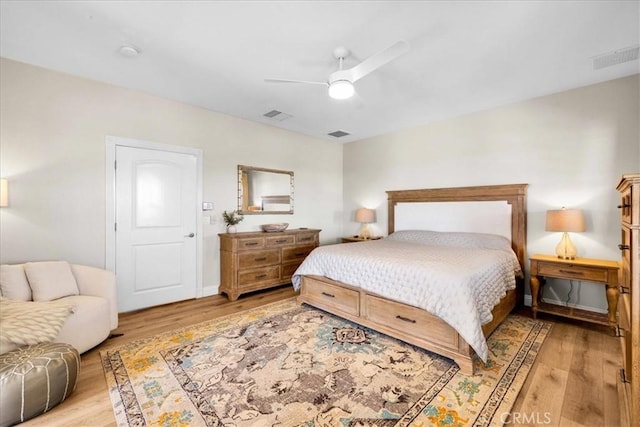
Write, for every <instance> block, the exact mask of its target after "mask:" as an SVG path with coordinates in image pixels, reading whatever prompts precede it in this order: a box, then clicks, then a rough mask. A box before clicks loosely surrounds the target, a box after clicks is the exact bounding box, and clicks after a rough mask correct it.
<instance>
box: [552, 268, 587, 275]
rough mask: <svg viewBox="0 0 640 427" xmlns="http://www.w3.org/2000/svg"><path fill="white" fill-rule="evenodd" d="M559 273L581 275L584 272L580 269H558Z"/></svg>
mask: <svg viewBox="0 0 640 427" xmlns="http://www.w3.org/2000/svg"><path fill="white" fill-rule="evenodd" d="M558 271H560V273H566V274H573V275H574V276H582V275H584V273H583V272H582V271H573V270H562V269H560V270H558Z"/></svg>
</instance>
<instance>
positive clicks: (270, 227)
mask: <svg viewBox="0 0 640 427" xmlns="http://www.w3.org/2000/svg"><path fill="white" fill-rule="evenodd" d="M288 226H289V223H288V222H278V223H275V224H262V225H261V226H260V228H262V231H266V232H267V233H275V232H278V231H284V230H286V229H287V227H288Z"/></svg>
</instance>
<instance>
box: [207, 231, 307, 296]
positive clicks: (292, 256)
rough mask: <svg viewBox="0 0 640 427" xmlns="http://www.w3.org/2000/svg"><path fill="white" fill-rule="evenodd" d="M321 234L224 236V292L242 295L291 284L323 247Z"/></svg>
mask: <svg viewBox="0 0 640 427" xmlns="http://www.w3.org/2000/svg"><path fill="white" fill-rule="evenodd" d="M319 235H320V230H313V229H297V230H285V231H281V232H276V233H265V232H262V231H256V232H245V233H221V234H219V236H220V281H221V283H220V292H221V293H224V294H226V295H227V297H229V299H230V300H231V301H235V300H237V299H238V297H239V296H240V295H241V294H244V293H247V292H252V291H257V290H259V289H266V288H271V287H273V286H278V285H283V284H285V283H289V282H291V275H292V274H293V272H294V271H296V269H297V268H298V266H299V265H300V264H301V263H302V261H303V260H304V259H305V258H306V256H307V255H309V252H311V251H312V250H313V249H314V248H316V247H317V246H318V243H319Z"/></svg>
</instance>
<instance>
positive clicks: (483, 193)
mask: <svg viewBox="0 0 640 427" xmlns="http://www.w3.org/2000/svg"><path fill="white" fill-rule="evenodd" d="M387 199H388V201H387V207H388V212H387V215H388V223H387V226H388V230H389V234H391V233H393V232H394V231H395V230H396V229H398V230H401V229H404V230H407V229H410V228H417V225H420V228H423V229H424V227H427V226H426V225H425V224H426V222H427V220H428V219H429V218H430V221H431V225H430V227H436V228H431V229H432V230H435V231H476V232H483V233H487V232H491V233H494V234H500V235H502V236H505V237H507V238H510V239H511V246H512V247H513V250H514V252H515V253H516V256H517V257H518V260H519V261H520V266H521V267H522V271H524V270H525V257H526V240H527V184H507V185H485V186H477V187H455V188H426V189H418V190H398V191H387ZM459 202H465V203H470V202H473V203H480V204H485V203H487V207H486V208H484V207H482V208H480V207H479V206H480V205H467V204H464V205H462V206H463V208H462V209H461V212H462V213H461V214H458V213H454V212H455V211H458V210H459V209H458V208H454V205H453V204H449V203H459ZM496 202H498V203H497V204H496ZM416 204H417V205H420V204H425V205H432V206H437V205H440V206H443V207H442V208H436V209H443V210H440V211H439V212H435V213H434V211H432V213H429V214H427V213H423V212H420V209H421V208H420V207H418V209H414V208H413V205H416ZM501 204H503V205H506V207H504V206H503V207H504V208H505V210H503V207H501V206H500V205H501ZM409 205H412V206H411V207H409ZM405 206H406V208H405ZM507 208H508V210H507ZM405 209H406V210H405ZM469 209H471V216H470V217H471V219H472V220H471V222H469V220H468V218H469ZM473 209H476V211H475V213H474V211H473ZM496 209H497V210H496ZM507 212H508V215H510V219H509V220H506V223H507V224H510V227H511V230H510V232H506V231H505V230H504V229H503V223H505V221H504V220H503V218H504V215H506V214H507ZM494 214H495V215H497V217H495V218H494V217H493V216H491V215H494ZM396 215H398V220H397V221H396ZM460 215H462V217H466V218H467V219H465V220H463V219H456V218H457V217H459V216H460ZM396 226H397V227H399V228H396ZM452 227H462V228H458V229H452ZM494 227H496V228H495V229H494ZM439 228H446V230H442V229H439ZM488 230H498V231H488Z"/></svg>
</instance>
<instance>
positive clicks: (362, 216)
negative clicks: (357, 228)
mask: <svg viewBox="0 0 640 427" xmlns="http://www.w3.org/2000/svg"><path fill="white" fill-rule="evenodd" d="M356 222H359V223H361V224H369V223H372V222H376V211H375V210H374V209H367V208H360V209H358V210H356Z"/></svg>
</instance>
